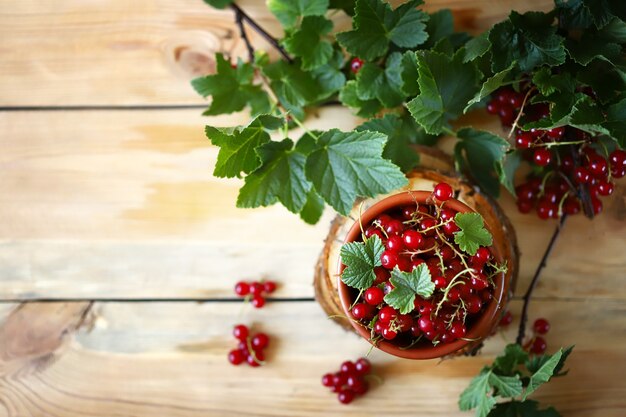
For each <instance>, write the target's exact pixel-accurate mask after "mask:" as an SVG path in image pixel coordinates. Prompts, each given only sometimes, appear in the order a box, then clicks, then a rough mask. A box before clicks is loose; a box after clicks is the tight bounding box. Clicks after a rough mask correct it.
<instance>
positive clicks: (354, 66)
mask: <svg viewBox="0 0 626 417" xmlns="http://www.w3.org/2000/svg"><path fill="white" fill-rule="evenodd" d="M362 66H363V60H362V59H361V58H352V61H350V71H352V72H353V73H354V74H356V73H357V72H359V70H360V69H361V67H362Z"/></svg>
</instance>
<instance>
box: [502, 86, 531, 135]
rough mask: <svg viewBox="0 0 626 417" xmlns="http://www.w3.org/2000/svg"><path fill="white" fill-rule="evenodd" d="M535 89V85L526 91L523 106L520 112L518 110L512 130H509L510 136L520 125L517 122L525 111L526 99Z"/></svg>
mask: <svg viewBox="0 0 626 417" xmlns="http://www.w3.org/2000/svg"><path fill="white" fill-rule="evenodd" d="M533 91H535V87H534V86H533V87H532V88H530V89H529V90H528V91H527V92H526V95H525V96H524V101H522V106H521V107H520V109H519V112H517V117H516V118H515V121H514V122H513V124H512V125H511V130H509V135H508V136H507V137H508V138H510V137H511V136H512V135H513V132H514V131H515V128H517V127H518V125H517V123H519V119H520V117H522V113H524V106H526V101H527V100H528V97H530V94H531V93H532V92H533Z"/></svg>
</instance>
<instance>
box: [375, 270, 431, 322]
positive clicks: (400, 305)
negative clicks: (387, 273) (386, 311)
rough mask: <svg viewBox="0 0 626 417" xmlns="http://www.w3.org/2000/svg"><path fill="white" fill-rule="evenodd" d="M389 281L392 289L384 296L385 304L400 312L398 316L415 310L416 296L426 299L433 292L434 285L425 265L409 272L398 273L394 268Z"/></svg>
mask: <svg viewBox="0 0 626 417" xmlns="http://www.w3.org/2000/svg"><path fill="white" fill-rule="evenodd" d="M389 281H390V282H391V284H392V285H393V286H394V288H393V290H391V292H389V294H387V295H385V302H386V303H387V304H389V305H390V306H392V307H393V308H395V309H397V310H398V311H400V314H408V313H410V312H411V311H413V310H414V309H415V304H414V303H415V296H416V295H419V296H420V297H422V298H424V299H428V298H430V297H431V296H432V295H433V291H435V284H433V282H432V278H431V276H430V271H429V269H428V266H427V265H426V264H421V265H419V266H418V267H417V268H414V269H413V270H412V271H411V272H403V271H400V269H399V268H398V267H397V266H396V267H395V268H394V269H393V270H392V271H391V278H389Z"/></svg>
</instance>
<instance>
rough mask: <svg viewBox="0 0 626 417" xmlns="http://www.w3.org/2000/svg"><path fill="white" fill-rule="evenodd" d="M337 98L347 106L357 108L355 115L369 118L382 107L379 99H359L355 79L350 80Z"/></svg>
mask: <svg viewBox="0 0 626 417" xmlns="http://www.w3.org/2000/svg"><path fill="white" fill-rule="evenodd" d="M339 100H340V101H341V102H342V103H343V104H345V105H346V106H348V107H352V108H355V109H358V111H357V116H360V117H363V118H369V117H372V116H373V115H375V114H376V113H378V112H379V111H380V109H381V108H382V104H381V103H380V101H378V100H376V99H374V100H361V99H360V98H359V96H358V94H357V85H356V80H350V81H348V82H347V83H346V85H344V87H343V88H342V89H341V91H340V92H339Z"/></svg>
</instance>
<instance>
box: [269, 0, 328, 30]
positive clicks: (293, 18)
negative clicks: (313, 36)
mask: <svg viewBox="0 0 626 417" xmlns="http://www.w3.org/2000/svg"><path fill="white" fill-rule="evenodd" d="M267 8H268V9H269V10H270V12H272V14H274V16H276V18H277V19H278V21H279V22H280V23H281V24H282V25H283V26H284V27H286V28H290V27H293V26H295V25H296V23H298V19H299V18H300V17H306V16H323V15H324V14H325V13H326V11H327V10H328V0H267Z"/></svg>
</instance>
